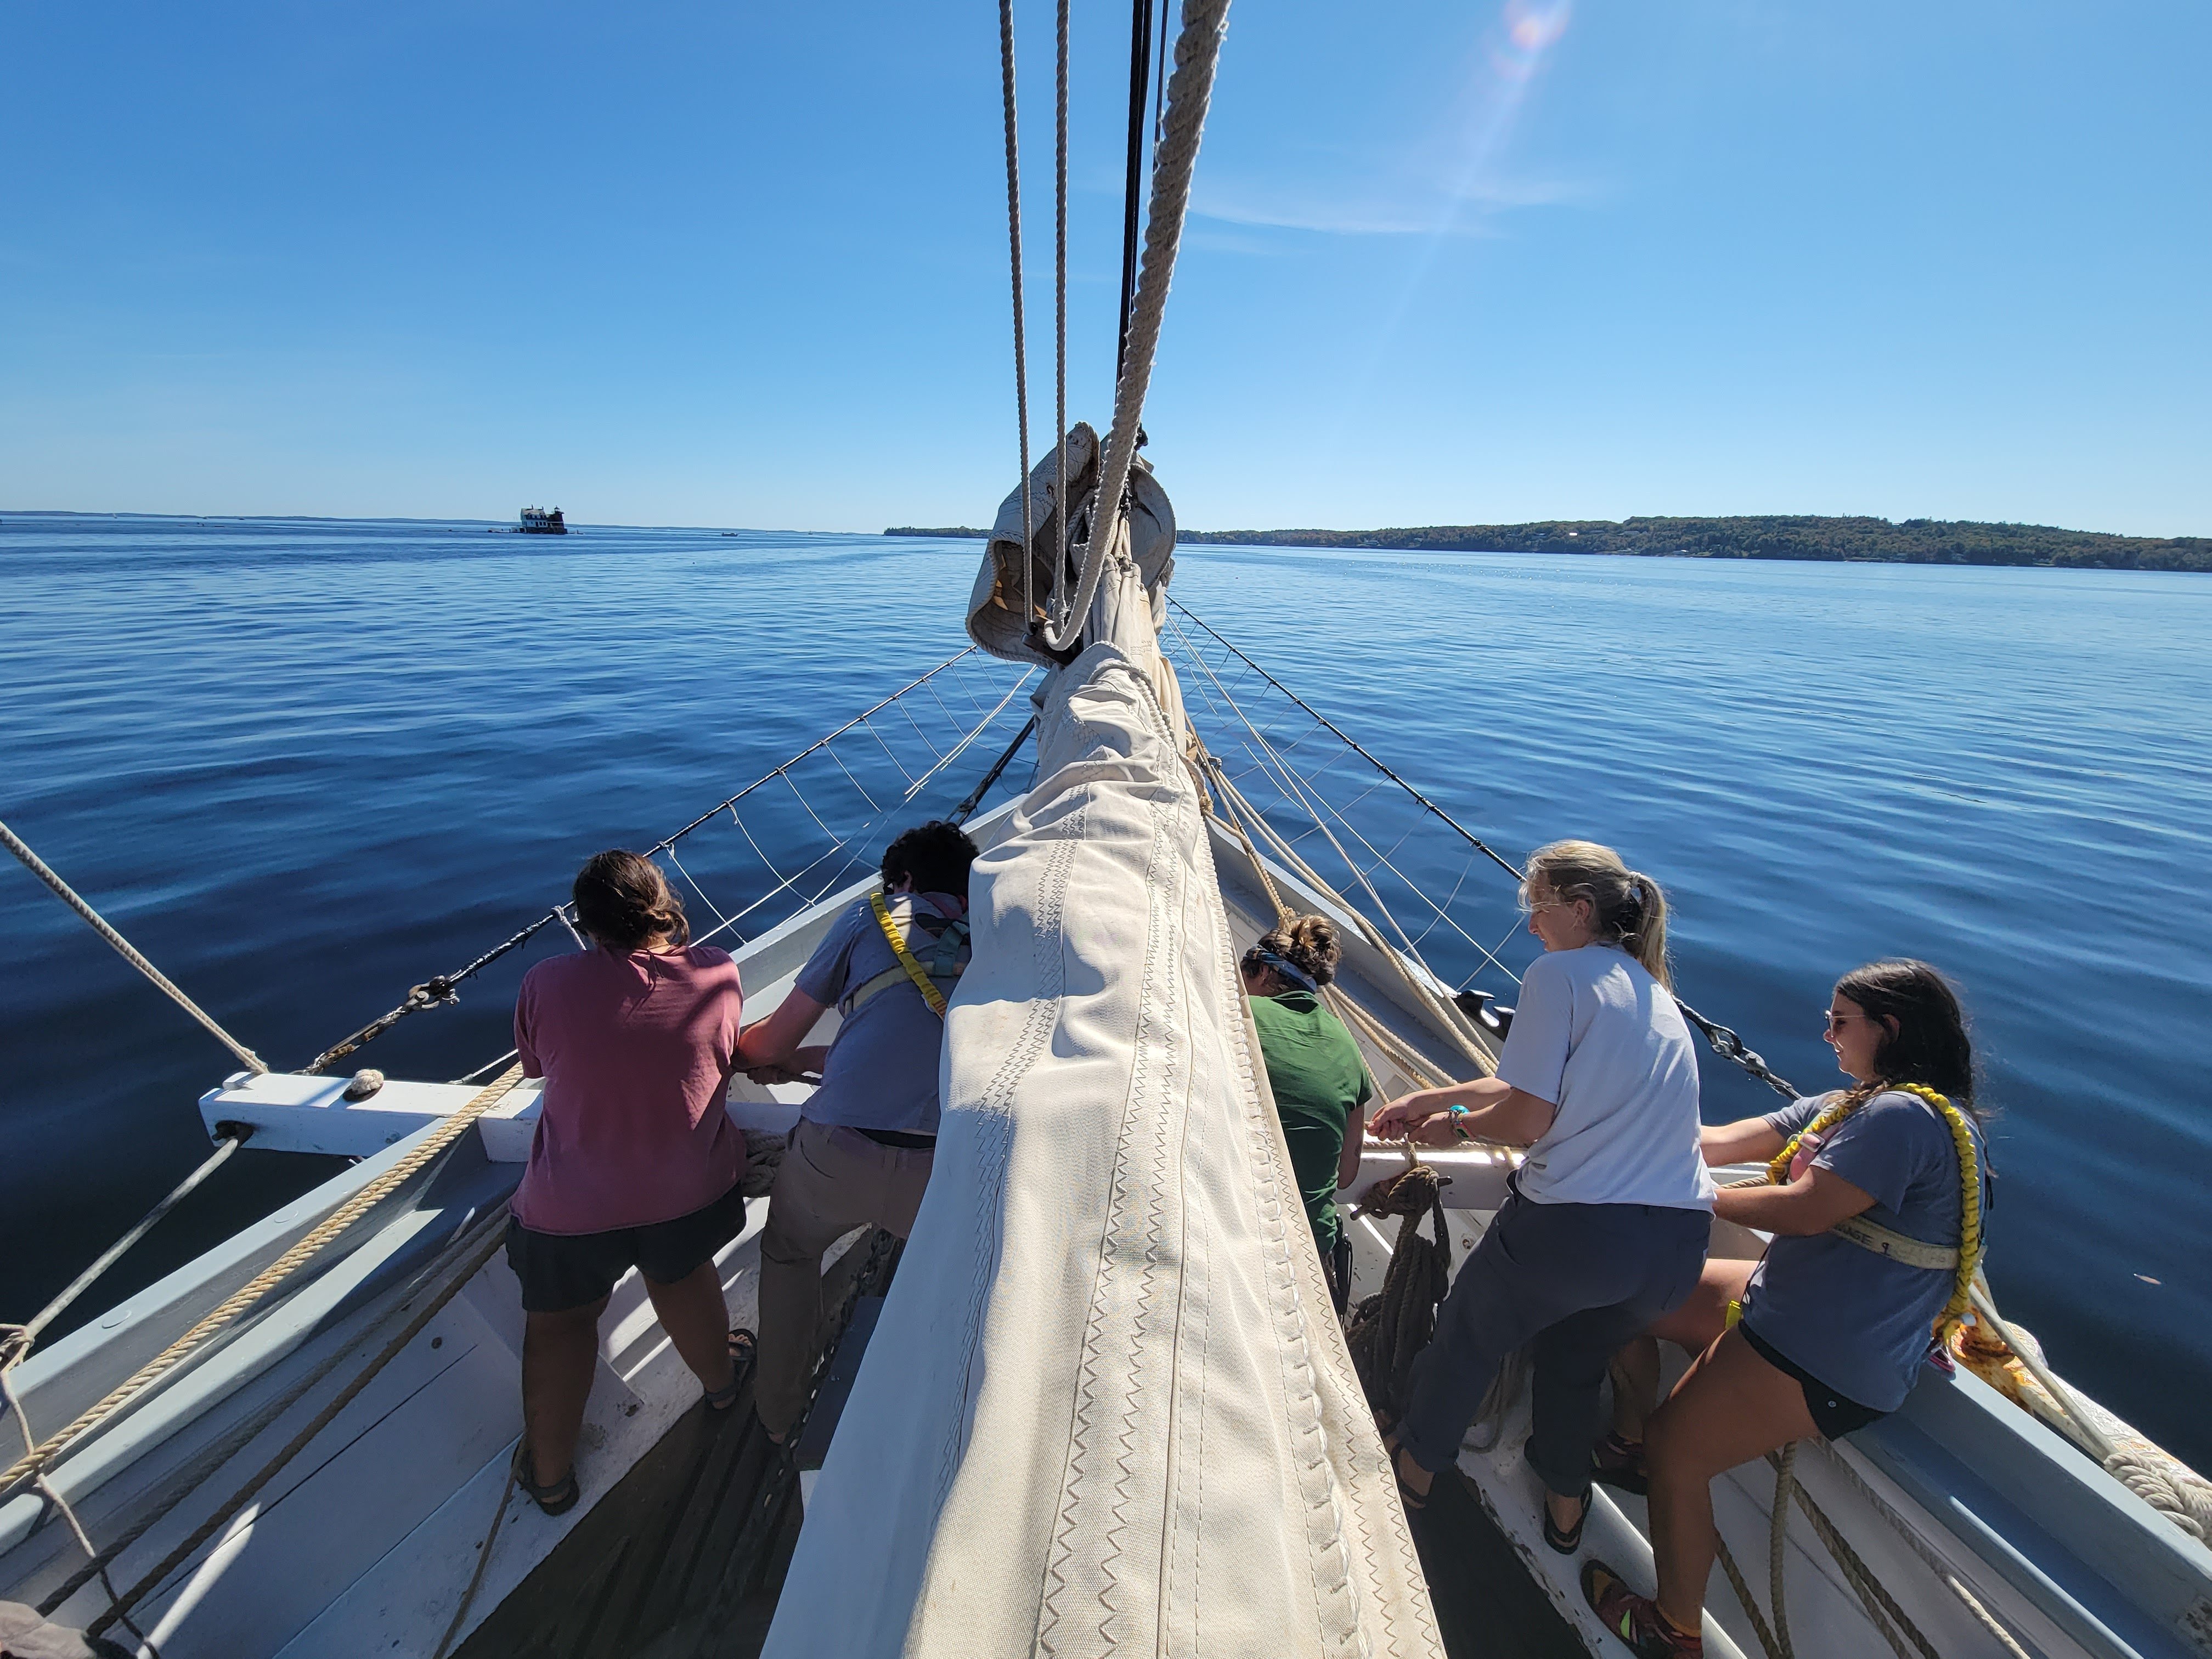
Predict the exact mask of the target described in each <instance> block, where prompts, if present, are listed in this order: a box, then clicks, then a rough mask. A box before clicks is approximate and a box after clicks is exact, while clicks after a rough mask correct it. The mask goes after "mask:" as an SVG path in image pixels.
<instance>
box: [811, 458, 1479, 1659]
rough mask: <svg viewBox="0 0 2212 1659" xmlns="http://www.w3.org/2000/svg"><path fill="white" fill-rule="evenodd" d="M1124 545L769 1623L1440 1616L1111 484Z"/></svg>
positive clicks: (1430, 1645)
mask: <svg viewBox="0 0 2212 1659" xmlns="http://www.w3.org/2000/svg"><path fill="white" fill-rule="evenodd" d="M1072 454H1073V447H1072ZM1071 471H1073V468H1071ZM1146 483H1147V484H1151V486H1152V490H1153V491H1155V492H1157V490H1158V485H1157V484H1156V483H1152V480H1151V479H1150V478H1149V477H1146ZM1140 488H1141V487H1140ZM1160 504H1161V506H1162V507H1163V508H1164V504H1165V497H1164V495H1162V496H1161V497H1160ZM1162 516H1163V517H1164V516H1165V515H1164V513H1163V515H1162ZM1016 522H1017V524H1018V519H1017V520H1016ZM1165 522H1166V523H1168V524H1170V525H1171V524H1172V520H1171V518H1166V519H1165ZM1171 533H1172V532H1170V536H1171ZM1019 535H1020V532H1019V530H1018V529H1017V530H1016V531H1015V538H1016V544H1017V545H1018V538H1019ZM1109 558H1110V559H1111V560H1112V563H1111V565H1110V567H1109V571H1108V574H1107V576H1106V579H1105V580H1104V581H1103V583H1102V585H1101V586H1100V588H1099V590H1098V599H1097V603H1096V604H1095V605H1093V607H1092V609H1091V626H1090V628H1089V629H1088V631H1087V633H1086V638H1087V639H1088V640H1089V641H1091V643H1089V644H1087V645H1086V647H1085V649H1084V650H1083V651H1082V653H1080V655H1079V656H1078V657H1077V658H1076V659H1075V660H1074V661H1073V662H1072V663H1070V664H1069V665H1066V667H1065V668H1064V669H1061V670H1060V671H1059V672H1058V673H1057V674H1056V676H1055V677H1054V680H1053V682H1052V683H1051V684H1050V686H1049V689H1048V693H1047V695H1046V696H1045V698H1044V702H1043V710H1042V719H1041V722H1040V726H1039V732H1038V738H1037V744H1038V772H1037V782H1036V786H1035V787H1034V788H1033V789H1032V791H1031V793H1030V795H1029V797H1028V799H1026V800H1025V801H1024V802H1023V803H1022V805H1021V807H1020V809H1019V812H1018V817H1017V818H1016V820H1015V823H1014V827H1013V831H1012V834H1011V835H1010V836H1008V837H1007V838H1006V840H1005V841H1003V842H1000V844H999V845H998V846H996V847H994V848H992V849H991V850H990V851H989V852H988V853H987V854H984V856H983V857H982V858H981V860H979V861H978V862H977V864H976V866H975V874H974V878H973V886H972V896H973V911H972V915H973V921H974V927H975V961H974V963H973V965H972V966H971V967H970V968H969V970H968V972H967V974H966V975H965V976H964V977H963V979H962V980H961V981H960V989H959V992H958V994H957V995H956V996H955V997H954V998H953V1000H952V1003H951V1009H950V1011H949V1018H948V1029H947V1041H946V1045H945V1062H944V1066H945V1070H944V1074H943V1082H944V1104H945V1114H944V1122H943V1126H942V1129H941V1132H940V1136H939V1141H938V1147H937V1157H936V1167H935V1171H934V1173H933V1176H932V1177H931V1181H930V1186H929V1191H928V1195H927V1198H926V1199H925V1200H924V1201H923V1204H922V1206H921V1217H920V1219H919V1221H918V1223H917V1225H916V1226H915V1231H914V1235H913V1237H912V1239H911V1240H910V1242H909V1243H908V1247H907V1250H906V1253H905V1255H904V1257H903V1259H902V1261H901V1263H900V1266H899V1269H898V1273H897V1277H896V1281H895V1282H894V1284H893V1286H892V1289H891V1292H890V1299H889V1301H888V1303H887V1304H886V1305H885V1308H884V1313H883V1316H882V1318H881V1320H880V1322H878V1326H877V1328H876V1331H875V1334H874V1337H873V1339H872V1341H871V1343H870V1346H869V1350H868V1354H867V1359H866V1364H865V1365H864V1367H863V1368H862V1370H861V1373H860V1378H859V1381H858V1383H857V1384H856V1385H855V1387H854V1392H853V1395H852V1396H851V1399H850V1401H848V1404H847V1406H846V1407H845V1409H844V1412H843V1413H842V1418H841V1419H840V1422H839V1425H838V1429H837V1434H836V1441H835V1443H834V1444H833V1446H832V1449H831V1450H830V1453H829V1459H828V1462H827V1464H826V1466H825V1467H824V1468H823V1472H822V1477H821V1480H820V1483H819V1485H818V1486H817V1488H816V1490H815V1492H814V1495H813V1498H812V1501H811V1504H810V1506H809V1510H808V1513H807V1516H806V1521H805V1528H804V1529H803V1531H802V1533H801V1534H800V1537H799V1544H798V1548H797V1553H796V1556H795V1558H794V1559H793V1562H792V1565H791V1569H790V1573H789V1576H788V1577H787V1580H786V1582H785V1586H784V1591H783V1595H782V1600H781V1605H780V1607H779V1610H778V1613H777V1616H776V1620H775V1627H774V1629H773V1630H772V1632H770V1635H769V1644H768V1649H767V1651H768V1653H769V1654H770V1655H772V1656H780V1659H793V1656H799V1655H822V1654H837V1655H841V1656H851V1659H866V1656H884V1659H888V1656H891V1655H895V1654H896V1655H907V1656H916V1659H923V1656H942V1659H977V1656H994V1655H1003V1656H1012V1655H1017V1654H1030V1653H1038V1654H1052V1655H1063V1656H1078V1655H1082V1656H1091V1655H1103V1654H1109V1653H1110V1654H1131V1653H1146V1654H1152V1653H1158V1654H1174V1655H1192V1656H1197V1655H1205V1656H1207V1659H1218V1656H1229V1655H1251V1656H1263V1659H1295V1656H1321V1655H1350V1654H1362V1655H1367V1654H1375V1655H1407V1656H1412V1655H1432V1654H1436V1653H1437V1652H1438V1651H1439V1646H1438V1642H1437V1633H1436V1627H1435V1622H1434V1618H1433V1615H1432V1613H1431V1609H1430V1606H1429V1602H1428V1593H1427V1589H1426V1588H1425V1584H1424V1583H1423V1580H1422V1577H1421V1575H1420V1571H1419V1564H1418V1562H1417V1560H1416V1558H1415V1556H1414V1553H1413V1547H1412V1543H1411V1541H1410V1539H1409V1537H1408V1535H1407V1530H1406V1526H1405V1521H1404V1517H1403V1515H1402V1513H1401V1510H1400V1509H1399V1506H1398V1502H1397V1498H1396V1496H1395V1492H1393V1491H1392V1489H1391V1481H1390V1475H1389V1468H1388V1465H1387V1463H1386V1461H1385V1459H1384V1456H1383V1450H1382V1447H1381V1443H1380V1442H1379V1440H1378V1439H1377V1437H1376V1431H1375V1428H1374V1425H1373V1422H1372V1420H1371V1419H1370V1415H1369V1413H1368V1408H1367V1407H1366V1405H1365V1403H1364V1400H1363V1398H1362V1396H1361V1394H1360V1390H1359V1386H1358V1381H1357V1379H1356V1378H1355V1376H1354V1375H1353V1372H1352V1364H1351V1360H1350V1358H1349V1356H1348V1355H1347V1353H1346V1349H1345V1345H1344V1339H1343V1336H1342V1333H1341V1331H1340V1328H1339V1327H1338V1324H1337V1322H1336V1318H1335V1316H1334V1311H1333V1310H1332V1308H1331V1306H1330V1302H1329V1297H1328V1291H1327V1288H1326V1285H1325V1283H1324V1281H1323V1279H1322V1272H1321V1264H1320V1261H1319V1259H1318V1258H1317V1256H1316V1254H1315V1251H1314V1248H1313V1242H1312V1236H1311V1234H1310V1232H1309V1231H1308V1230H1307V1226H1306V1223H1305V1219H1304V1212H1302V1210H1301V1208H1300V1206H1299V1201H1298V1195H1297V1187H1296V1184H1295V1182H1294V1181H1293V1179H1292V1177H1291V1170H1290V1164H1289V1159H1288V1157H1287V1154H1286V1152H1285V1147H1284V1143H1283V1139H1282V1134H1281V1131H1280V1129H1279V1127H1278V1124H1277V1121H1276V1118H1275V1114H1274V1110H1273V1101H1272V1098H1271V1097H1270V1095H1269V1093H1268V1090H1267V1076H1266V1073H1265V1070H1264V1068H1263V1067H1262V1066H1261V1062H1260V1059H1259V1049H1258V1044H1257V1042H1256V1039H1255V1036H1254V1033H1253V1030H1252V1027H1251V1024H1250V1021H1249V1014H1248V1013H1247V1012H1246V1010H1245V1007H1244V1004H1243V997H1242V994H1241V992H1240V989H1239V987H1238V983H1237V977H1236V963H1235V957H1234V952H1233V950H1232V945H1231V937H1230V933H1229V928H1228V922H1227V919H1226V916H1225V913H1224V910H1223V907H1222V902H1221V896H1220V891H1219V888H1218V884H1217V882H1216V879H1215V875H1214V871H1213V864H1212V854H1211V851H1210V847H1209V842H1208V839H1207V835H1206V826H1205V823H1204V818H1203V814H1202V808H1201V803H1200V796H1199V793H1198V790H1197V788H1196V787H1195V785H1194V781H1193V779H1192V775H1191V773H1190V770H1189V769H1188V766H1187V765H1186V763H1185V762H1184V758H1183V732H1182V718H1181V713H1180V708H1179V706H1178V703H1177V702H1176V696H1175V693H1174V690H1173V683H1172V679H1171V677H1170V675H1169V674H1168V672H1167V671H1166V669H1165V666H1164V664H1162V662H1161V660H1160V658H1159V655H1158V645H1157V641H1156V638H1155V635H1154V634H1153V605H1154V604H1155V603H1156V602H1157V601H1158V594H1157V592H1155V593H1153V594H1147V592H1146V588H1145V582H1144V573H1142V572H1140V570H1139V565H1138V562H1137V561H1136V560H1135V559H1134V558H1133V557H1132V556H1130V548H1129V535H1128V531H1127V523H1126V520H1125V521H1124V523H1123V525H1122V526H1120V527H1119V528H1118V529H1117V530H1116V531H1115V547H1114V550H1113V552H1112V553H1111V554H1109ZM1164 563H1165V561H1164V556H1163V557H1162V558H1161V559H1159V560H1158V561H1157V562H1154V568H1155V569H1156V570H1158V571H1160V572H1162V573H1163V574H1164ZM994 565H995V566H996V568H997V570H998V571H999V572H1000V573H1004V572H1005V568H1006V567H1005V565H1004V563H1003V562H1000V561H995V560H987V564H986V569H985V575H984V583H983V585H981V586H979V592H983V591H985V589H986V588H987V586H989V585H991V584H993V583H994V580H1003V575H1000V576H999V577H994ZM1013 574H1014V579H1015V580H1018V572H1015V573H1013ZM979 637H980V635H979Z"/></svg>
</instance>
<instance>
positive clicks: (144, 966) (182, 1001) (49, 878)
mask: <svg viewBox="0 0 2212 1659" xmlns="http://www.w3.org/2000/svg"><path fill="white" fill-rule="evenodd" d="M0 842H4V843H5V844H6V846H7V848H8V850H9V852H11V853H13V854H15V856H16V857H17V858H19V859H21V860H22V862H23V867H24V868H25V869H27V870H28V871H29V872H31V873H32V874H33V875H34V876H36V877H37V878H39V879H40V881H42V882H44V883H46V885H47V886H48V887H49V888H51V889H52V891H53V895H54V896H55V897H56V898H58V899H59V900H60V901H61V902H63V903H64V904H66V905H68V906H69V908H70V909H72V910H74V911H76V913H77V915H78V916H79V917H80V918H82V921H84V924H85V926H86V927H89V928H91V929H92V931H93V932H94V933H97V934H99V935H100V938H102V939H106V941H107V942H108V943H109V944H110V945H113V946H114V947H115V951H116V954H118V956H120V957H122V958H123V959H124V961H125V962H127V963H130V964H131V966H132V967H133V968H136V969H137V970H138V971H139V972H140V973H142V974H143V975H146V977H147V978H148V979H149V980H151V981H153V982H154V984H155V986H156V987H158V988H159V989H160V990H161V992H162V993H163V994H165V995H167V997H168V999H169V1000H171V1001H172V1002H173V1003H175V1004H176V1005H177V1006H178V1007H179V1008H181V1009H183V1010H184V1011H185V1012H186V1013H188V1014H190V1015H191V1017H192V1018H194V1019H196V1020H197V1021H198V1022H199V1023H200V1024H202V1025H203V1026H204V1027H206V1029H207V1030H208V1033H209V1034H210V1036H213V1037H214V1038H215V1040H216V1042H220V1043H222V1046H223V1047H224V1048H228V1049H229V1050H230V1052H231V1053H233V1054H236V1055H237V1056H238V1058H239V1059H240V1060H241V1061H242V1062H243V1063H244V1064H245V1066H246V1069H247V1070H248V1071H250V1072H265V1071H267V1070H268V1069H269V1067H268V1065H267V1064H266V1063H265V1062H264V1060H262V1058H261V1056H260V1055H258V1054H255V1053H254V1052H253V1050H252V1049H251V1048H247V1047H246V1045H245V1044H244V1043H242V1042H240V1041H239V1040H238V1039H237V1038H236V1037H234V1036H231V1034H230V1033H229V1032H228V1031H226V1030H223V1029H222V1026H220V1025H218V1024H216V1022H215V1017H214V1016H213V1015H211V1014H210V1013H209V1012H208V1011H207V1010H206V1009H204V1008H203V1007H201V1006H199V1004H198V1003H197V1002H194V1001H193V1000H191V998H190V997H188V996H186V995H185V994H184V993H183V992H182V991H181V990H179V988H178V987H177V985H176V981H173V980H172V979H171V978H170V977H169V976H168V975H167V974H165V973H163V972H162V971H161V969H159V968H156V967H155V965H154V964H153V963H150V962H149V961H147V960H146V958H145V957H143V956H141V955H140V954H139V953H138V951H137V948H136V947H135V946H133V945H131V941H130V940H129V939H125V938H124V937H123V935H122V934H120V933H117V932H116V931H115V929H114V928H112V927H109V926H108V924H107V921H106V917H104V916H102V915H100V912H99V911H97V910H95V909H94V908H92V906H90V905H89V904H88V903H86V902H84V900H83V899H82V898H81V897H80V896H78V895H77V892H76V889H75V888H73V887H71V886H70V884H68V883H67V882H65V881H64V880H63V879H62V878H60V877H59V876H58V875H56V874H55V873H54V872H53V869H52V866H49V865H48V864H47V863H46V860H44V859H42V858H40V856H39V855H38V854H36V853H33V851H32V850H31V849H30V847H29V845H28V844H27V842H25V841H24V840H23V838H22V837H21V836H19V835H17V834H16V833H15V831H14V830H13V829H9V827H8V826H7V825H6V824H4V823H0Z"/></svg>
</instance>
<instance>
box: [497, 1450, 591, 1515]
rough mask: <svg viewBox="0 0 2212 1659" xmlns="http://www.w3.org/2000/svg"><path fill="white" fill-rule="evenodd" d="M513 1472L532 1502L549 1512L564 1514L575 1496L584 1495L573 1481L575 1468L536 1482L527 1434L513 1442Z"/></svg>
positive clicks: (581, 1489) (536, 1468) (574, 1503)
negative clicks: (546, 1483)
mask: <svg viewBox="0 0 2212 1659" xmlns="http://www.w3.org/2000/svg"><path fill="white" fill-rule="evenodd" d="M513 1473H514V1484H515V1485H516V1486H519V1487H520V1488H521V1489H522V1492H523V1493H524V1495H525V1496H526V1497H527V1498H529V1499H530V1501H531V1502H532V1503H533V1504H537V1505H538V1508H539V1509H541V1510H544V1511H545V1513H546V1514H548V1515H566V1514H567V1513H568V1511H569V1510H573V1509H574V1508H575V1507H576V1500H577V1499H578V1498H580V1497H582V1496H583V1495H584V1494H583V1488H582V1487H580V1486H578V1485H577V1484H576V1471H575V1470H574V1468H570V1469H569V1471H568V1474H564V1475H563V1476H562V1477H561V1479H559V1480H556V1481H555V1482H554V1483H553V1484H552V1485H551V1486H539V1485H538V1467H537V1465H536V1464H535V1463H534V1462H532V1461H531V1456H530V1438H529V1437H528V1436H527V1435H526V1436H524V1437H522V1438H521V1439H520V1440H518V1441H517V1442H515V1445H514V1463H513Z"/></svg>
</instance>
